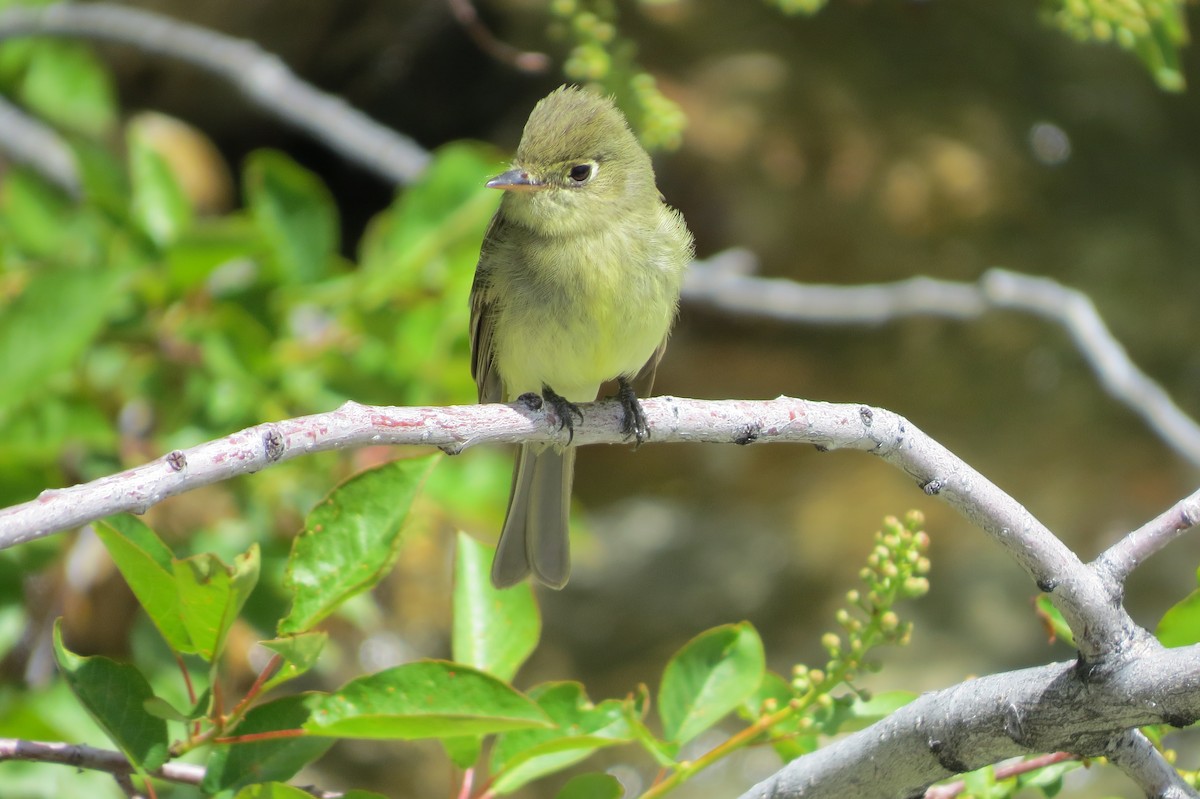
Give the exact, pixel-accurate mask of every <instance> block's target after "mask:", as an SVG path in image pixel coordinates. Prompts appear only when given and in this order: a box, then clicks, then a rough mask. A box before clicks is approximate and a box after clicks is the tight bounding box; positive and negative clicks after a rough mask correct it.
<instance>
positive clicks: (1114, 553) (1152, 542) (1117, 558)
mask: <svg viewBox="0 0 1200 799" xmlns="http://www.w3.org/2000/svg"><path fill="white" fill-rule="evenodd" d="M1198 524H1200V491H1196V492H1195V493H1194V494H1192V495H1191V496H1188V497H1184V498H1183V499H1181V500H1179V501H1178V502H1176V503H1175V504H1174V505H1172V506H1171V507H1170V508H1168V509H1167V510H1166V512H1164V513H1162V514H1160V515H1159V516H1157V517H1155V518H1154V519H1151V520H1150V521H1148V522H1146V523H1145V524H1143V525H1142V526H1141V527H1139V528H1138V529H1136V530H1134V531H1133V532H1132V533H1130V534H1129V535H1127V536H1125V537H1124V538H1122V539H1121V540H1120V541H1118V542H1117V543H1115V544H1113V545H1112V546H1111V547H1109V548H1108V549H1107V550H1105V551H1104V552H1103V553H1102V554H1101V555H1100V557H1099V558H1097V559H1096V562H1095V568H1097V569H1099V570H1101V572H1102V573H1103V574H1107V575H1108V576H1109V577H1110V579H1112V580H1113V581H1114V582H1115V583H1117V584H1119V583H1123V582H1125V579H1126V578H1127V577H1128V576H1129V574H1130V572H1132V571H1133V570H1134V569H1135V568H1137V567H1138V566H1140V565H1141V564H1142V563H1144V562H1145V561H1146V558H1148V557H1150V556H1151V555H1153V554H1154V553H1155V552H1158V551H1159V550H1160V549H1162V548H1163V547H1165V546H1166V545H1167V544H1169V543H1171V542H1172V541H1174V540H1175V539H1176V538H1178V537H1179V536H1180V535H1182V534H1183V533H1184V532H1185V531H1186V530H1190V529H1192V528H1193V527H1195V526H1196V525H1198Z"/></svg>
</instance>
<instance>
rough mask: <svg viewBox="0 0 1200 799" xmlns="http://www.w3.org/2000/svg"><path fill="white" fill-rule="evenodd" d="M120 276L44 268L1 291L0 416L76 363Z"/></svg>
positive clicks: (116, 298)
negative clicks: (11, 291)
mask: <svg viewBox="0 0 1200 799" xmlns="http://www.w3.org/2000/svg"><path fill="white" fill-rule="evenodd" d="M9 185H11V176H10V183H9ZM6 188H8V186H6ZM6 199H7V198H6ZM5 205H6V206H7V203H6V204H5ZM0 210H7V208H3V209H0ZM58 235H61V226H60V227H59V228H58ZM123 280H124V277H123V275H122V273H121V270H119V269H95V270H85V269H51V268H46V269H40V270H38V271H37V273H36V274H35V275H34V276H33V278H32V279H31V280H30V281H29V283H28V284H27V285H26V286H25V287H24V290H23V291H22V292H20V293H19V294H18V295H17V297H16V298H15V299H13V300H9V299H8V298H7V297H4V296H0V375H3V376H4V378H3V380H4V390H3V391H0V419H3V417H4V416H5V413H6V411H8V410H9V409H11V408H14V407H18V406H19V405H20V404H22V403H24V402H26V401H27V400H30V399H32V398H34V397H36V396H37V394H38V392H39V391H40V390H41V389H42V387H43V386H45V385H46V384H47V383H48V382H49V381H50V380H52V379H54V378H56V377H58V376H59V375H60V374H61V373H62V372H63V371H65V370H66V369H68V368H71V367H73V366H74V365H75V364H77V363H78V361H79V358H80V355H81V354H82V353H83V351H84V349H86V347H87V346H88V344H89V343H90V342H91V340H92V338H93V336H95V335H96V333H97V332H98V331H99V330H100V327H101V325H103V323H104V321H105V319H106V318H107V316H108V314H109V313H111V312H112V311H113V309H114V307H115V306H116V304H117V303H118V302H120V301H121V296H120V292H119V288H120V286H121V284H122V282H123Z"/></svg>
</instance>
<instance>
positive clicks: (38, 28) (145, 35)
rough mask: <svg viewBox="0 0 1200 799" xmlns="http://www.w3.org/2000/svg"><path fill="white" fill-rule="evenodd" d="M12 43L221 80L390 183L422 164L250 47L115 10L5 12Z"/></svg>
mask: <svg viewBox="0 0 1200 799" xmlns="http://www.w3.org/2000/svg"><path fill="white" fill-rule="evenodd" d="M16 36H69V37H74V38H80V39H97V40H103V41H109V42H116V43H120V44H125V45H129V46H131V47H136V48H137V49H139V50H142V51H144V52H147V53H153V54H154V55H157V56H162V57H166V58H171V59H178V60H181V61H185V62H187V63H188V64H191V65H192V66H196V67H199V68H201V69H204V70H207V71H209V72H212V73H214V74H216V75H219V76H221V78H222V79H224V80H225V81H226V82H228V83H229V85H231V86H233V87H234V88H236V89H237V90H238V91H240V92H242V93H243V94H244V95H245V96H246V97H247V98H249V99H250V100H251V101H253V102H254V103H255V104H256V105H258V106H260V107H261V108H263V109H264V110H267V111H269V112H270V113H272V114H275V115H276V116H278V117H279V118H280V119H282V120H284V121H285V122H287V123H288V124H289V125H292V126H294V127H296V128H298V129H300V130H303V131H305V132H306V133H308V134H309V135H311V136H313V137H314V138H316V139H317V140H319V141H320V142H322V143H323V144H325V145H326V146H328V147H330V148H332V149H333V150H335V151H336V152H338V153H339V154H341V155H342V156H343V157H344V158H346V159H347V160H350V161H354V162H356V163H359V164H362V165H363V166H364V167H366V168H368V169H371V170H373V171H375V172H377V173H378V174H380V175H381V176H384V177H386V178H387V179H388V180H391V181H393V182H395V183H399V184H405V183H411V182H412V181H413V180H415V179H416V177H417V175H419V174H420V173H421V171H422V170H423V169H424V168H425V166H426V165H427V164H428V162H429V156H428V154H427V153H426V152H425V151H424V150H423V149H422V148H421V147H419V146H418V145H417V144H416V143H415V142H413V141H412V140H411V139H409V138H408V137H406V136H404V135H402V134H400V133H397V132H396V131H394V130H391V129H390V128H387V127H385V126H383V125H380V124H379V123H378V122H376V121H375V120H374V119H372V118H371V117H369V116H367V115H366V114H363V113H362V112H361V111H358V110H357V109H355V108H353V107H351V106H350V105H349V104H348V103H347V102H346V101H345V100H342V99H341V98H340V97H337V96H335V95H332V94H328V93H327V92H322V91H320V90H318V89H316V88H315V87H313V86H312V85H311V84H309V83H306V82H305V81H302V80H300V79H299V78H297V77H296V75H295V74H294V73H293V72H292V71H291V70H290V69H288V68H287V66H286V65H285V64H284V63H283V61H282V60H281V59H279V58H278V57H276V56H275V55H272V54H271V53H268V52H265V51H264V50H263V49H262V48H261V47H260V46H259V45H257V44H256V43H254V42H251V41H246V40H242V39H236V38H234V37H231V36H226V35H224V34H221V33H218V32H217V31H214V30H210V29H208V28H202V27H199V26H196V25H189V24H188V23H186V22H181V21H180V20H177V19H172V18H170V17H167V16H163V15H162V14H156V13H153V12H150V11H144V10H141V9H137V8H131V7H129V6H123V5H118V4H115V3H58V4H54V5H49V6H41V7H27V6H12V7H9V8H6V9H4V10H3V11H0V41H2V40H4V39H11V38H13V37H16Z"/></svg>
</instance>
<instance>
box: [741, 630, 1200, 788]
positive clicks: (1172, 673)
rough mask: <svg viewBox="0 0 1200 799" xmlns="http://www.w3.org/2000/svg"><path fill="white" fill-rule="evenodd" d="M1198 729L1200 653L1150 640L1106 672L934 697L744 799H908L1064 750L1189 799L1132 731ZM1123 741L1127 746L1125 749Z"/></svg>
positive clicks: (1055, 673)
mask: <svg viewBox="0 0 1200 799" xmlns="http://www.w3.org/2000/svg"><path fill="white" fill-rule="evenodd" d="M1197 718H1200V645H1198V646H1191V647H1186V648H1181V649H1164V648H1162V647H1161V646H1159V645H1157V643H1155V642H1153V641H1148V642H1146V643H1144V644H1143V645H1141V646H1138V647H1135V648H1133V649H1131V650H1128V651H1124V652H1121V653H1119V655H1118V656H1117V657H1115V658H1114V659H1113V660H1112V661H1110V662H1109V663H1108V664H1107V667H1106V668H1104V669H1102V670H1097V669H1090V668H1088V667H1087V666H1085V665H1083V664H1081V663H1079V662H1078V661H1076V662H1071V663H1055V664H1051V665H1048V666H1039V667H1037V668H1031V669H1022V670H1020V671H1014V672H1009V673H1007V674H999V675H992V676H988V677H980V678H978V679H975V680H968V681H967V682H963V683H960V684H958V685H956V686H954V687H952V688H947V689H944V690H941V691H934V692H932V693H927V694H923V695H922V696H920V697H918V698H917V699H916V700H914V701H913V702H911V703H909V704H907V705H905V706H904V707H902V708H900V709H899V710H897V711H895V712H894V713H892V714H891V715H890V716H888V717H887V718H885V719H883V720H882V721H879V722H877V723H875V724H873V725H871V726H870V727H868V728H866V729H864V730H860V731H859V732H856V733H853V734H851V735H849V736H847V737H845V738H840V739H838V740H835V741H832V742H831V743H829V744H828V745H827V746H825V747H823V748H821V749H818V750H817V751H815V752H813V753H811V754H808V755H804V756H802V757H799V758H797V759H796V760H793V761H792V762H791V763H788V764H787V765H786V766H784V767H783V768H782V769H781V770H780V771H778V772H776V773H775V774H774V775H772V776H771V777H768V778H767V779H766V780H763V781H762V782H760V783H759V784H758V785H756V786H754V787H753V788H751V789H750V790H749V791H747V792H746V793H745V794H743V797H742V799H801V798H803V799H825V798H826V797H828V798H829V799H844V797H847V796H853V797H856V799H872V798H873V797H880V799H884V798H885V797H886V798H888V799H901V798H902V797H912V796H919V795H920V794H921V793H922V792H923V791H925V790H926V788H928V786H930V785H931V784H933V783H934V782H937V781H939V780H944V779H947V778H949V777H952V776H953V775H955V774H960V773H963V772H966V771H973V770H975V769H977V768H982V767H983V766H986V765H988V764H989V763H994V762H996V761H997V760H1001V759H1004V758H1008V757H1015V756H1019V755H1024V754H1028V753H1031V752H1047V751H1050V752H1054V751H1060V750H1063V751H1069V752H1072V753H1074V754H1078V755H1081V756H1084V757H1095V756H1100V755H1105V756H1110V757H1113V756H1115V757H1116V759H1117V761H1118V765H1121V761H1124V765H1123V768H1125V769H1126V773H1127V774H1131V776H1133V777H1134V779H1135V780H1137V781H1138V783H1139V785H1141V786H1142V787H1147V786H1149V785H1162V786H1170V788H1171V790H1180V789H1181V786H1182V781H1181V780H1180V779H1179V778H1178V777H1175V778H1168V777H1166V775H1165V774H1164V773H1163V769H1164V768H1169V766H1167V764H1166V763H1165V761H1163V759H1162V757H1161V756H1160V755H1158V753H1157V752H1147V751H1146V750H1145V748H1144V747H1143V746H1142V745H1141V744H1140V743H1138V741H1137V736H1134V737H1130V736H1127V735H1124V733H1123V732H1122V731H1124V730H1135V729H1136V728H1137V727H1141V726H1144V725H1147V724H1162V723H1166V724H1174V725H1187V724H1190V723H1192V722H1194V721H1195V720H1196V719H1197ZM1114 736H1116V737H1117V739H1118V740H1119V741H1120V742H1121V743H1119V745H1117V746H1115V747H1114V745H1113V741H1114ZM1151 749H1152V747H1151ZM1148 795H1156V794H1148ZM1164 795H1170V796H1173V797H1174V796H1188V797H1194V796H1196V794H1195V793H1193V792H1187V793H1170V794H1164Z"/></svg>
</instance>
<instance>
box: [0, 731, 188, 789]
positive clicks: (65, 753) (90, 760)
mask: <svg viewBox="0 0 1200 799" xmlns="http://www.w3.org/2000/svg"><path fill="white" fill-rule="evenodd" d="M5 760H27V761H31V762H37V763H58V764H60V765H63V766H74V767H75V768H85V769H89V770H91V771H103V772H106V773H108V774H112V775H113V776H120V775H126V776H128V775H130V774H132V773H134V770H135V769H134V767H133V764H132V763H130V762H129V759H128V758H127V757H125V755H123V754H122V753H120V752H115V751H113V750H111V749H97V748H96V747H94V746H87V745H86V744H65V743H55V742H50V741H26V740H22V739H19V738H0V762H4V761H5ZM149 773H150V774H151V775H153V776H155V777H158V778H159V779H163V780H167V781H168V782H179V783H184V784H187V785H199V784H200V782H201V781H202V780H203V779H204V767H203V766H197V765H195V764H193V763H166V764H164V765H163V766H161V767H160V768H157V769H154V770H153V771H150V772H149Z"/></svg>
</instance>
